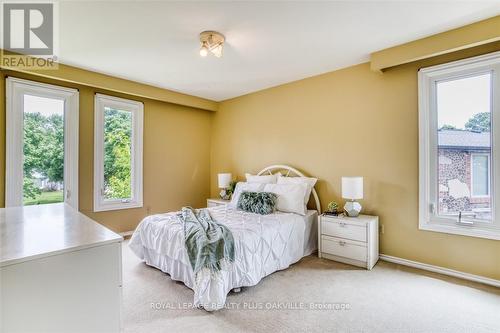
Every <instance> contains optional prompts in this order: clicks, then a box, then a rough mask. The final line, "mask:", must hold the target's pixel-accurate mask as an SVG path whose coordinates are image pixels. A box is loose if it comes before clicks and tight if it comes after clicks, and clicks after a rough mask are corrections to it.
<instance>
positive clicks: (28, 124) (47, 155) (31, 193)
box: [23, 112, 64, 199]
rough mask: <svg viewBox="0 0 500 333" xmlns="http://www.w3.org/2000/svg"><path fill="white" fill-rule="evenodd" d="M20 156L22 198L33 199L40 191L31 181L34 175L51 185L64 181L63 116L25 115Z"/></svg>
mask: <svg viewBox="0 0 500 333" xmlns="http://www.w3.org/2000/svg"><path fill="white" fill-rule="evenodd" d="M23 153H24V162H23V174H24V180H23V194H24V197H25V198H31V199H36V197H37V196H38V195H40V193H41V191H40V189H39V188H38V187H36V186H35V184H34V182H33V177H34V175H35V173H37V174H40V175H42V176H43V177H45V178H47V179H48V180H49V181H51V182H59V181H63V178H64V122H63V116H62V115H59V114H53V115H51V116H49V117H46V116H43V115H42V114H40V113H36V112H35V113H32V112H29V113H25V114H24V144H23Z"/></svg>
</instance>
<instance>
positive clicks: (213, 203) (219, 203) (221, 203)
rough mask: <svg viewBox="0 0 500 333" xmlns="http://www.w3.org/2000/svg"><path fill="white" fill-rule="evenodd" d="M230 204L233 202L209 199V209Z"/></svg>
mask: <svg viewBox="0 0 500 333" xmlns="http://www.w3.org/2000/svg"><path fill="white" fill-rule="evenodd" d="M229 202H231V201H230V200H223V199H217V198H213V199H207V207H208V208H210V207H217V206H225V205H227V204H228V203H229Z"/></svg>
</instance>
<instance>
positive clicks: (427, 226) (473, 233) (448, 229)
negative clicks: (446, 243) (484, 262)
mask: <svg viewBox="0 0 500 333" xmlns="http://www.w3.org/2000/svg"><path fill="white" fill-rule="evenodd" d="M418 229H419V230H425V231H433V232H441V233H446V234H452V235H461V236H469V237H478V238H485V239H494V240H500V230H499V229H492V228H481V227H478V226H462V225H452V224H437V223H420V225H419V227H418Z"/></svg>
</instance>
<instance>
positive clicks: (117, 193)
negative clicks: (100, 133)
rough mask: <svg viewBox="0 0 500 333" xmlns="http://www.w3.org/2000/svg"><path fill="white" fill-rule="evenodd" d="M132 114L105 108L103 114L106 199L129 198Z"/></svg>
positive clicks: (130, 192) (130, 191)
mask: <svg viewBox="0 0 500 333" xmlns="http://www.w3.org/2000/svg"><path fill="white" fill-rule="evenodd" d="M131 147H132V114H131V113H130V112H125V111H119V110H114V109H109V108H107V109H106V110H105V114H104V191H105V197H106V198H108V199H111V198H113V199H123V198H130V197H131V194H132V190H131V156H132V152H131Z"/></svg>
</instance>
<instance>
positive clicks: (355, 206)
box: [344, 201, 361, 217]
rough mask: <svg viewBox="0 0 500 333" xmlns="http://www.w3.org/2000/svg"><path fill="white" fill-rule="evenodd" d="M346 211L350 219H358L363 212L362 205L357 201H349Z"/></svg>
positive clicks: (346, 204)
mask: <svg viewBox="0 0 500 333" xmlns="http://www.w3.org/2000/svg"><path fill="white" fill-rule="evenodd" d="M344 211H345V213H346V214H347V216H349V217H356V216H358V215H359V213H360V212H361V205H360V204H359V202H357V201H347V202H346V203H345V206H344Z"/></svg>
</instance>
